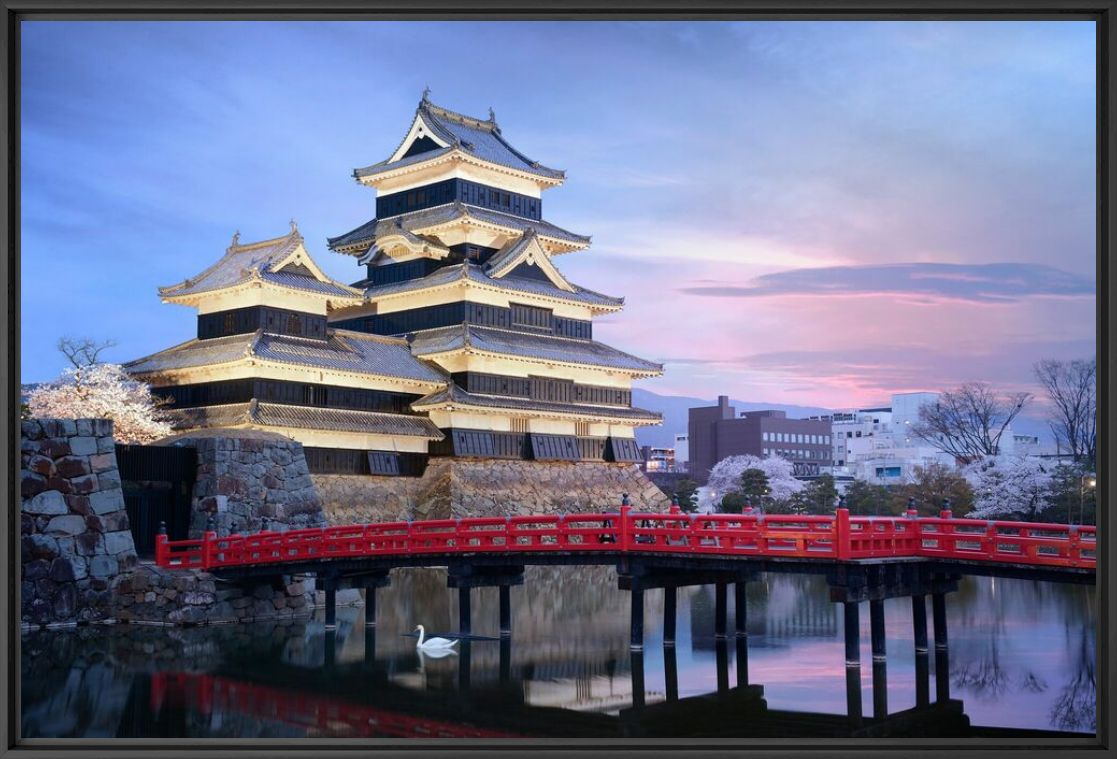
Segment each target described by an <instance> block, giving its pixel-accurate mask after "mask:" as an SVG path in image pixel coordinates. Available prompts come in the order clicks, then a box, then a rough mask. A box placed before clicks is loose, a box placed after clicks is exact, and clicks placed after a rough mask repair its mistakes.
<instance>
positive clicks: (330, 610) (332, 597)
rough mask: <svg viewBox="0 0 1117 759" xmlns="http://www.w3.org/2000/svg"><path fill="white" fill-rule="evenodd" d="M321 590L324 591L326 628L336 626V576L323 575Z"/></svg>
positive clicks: (329, 628) (331, 628)
mask: <svg viewBox="0 0 1117 759" xmlns="http://www.w3.org/2000/svg"><path fill="white" fill-rule="evenodd" d="M322 590H323V591H325V593H326V629H327V630H333V629H334V628H336V627H337V578H336V577H323V578H322Z"/></svg>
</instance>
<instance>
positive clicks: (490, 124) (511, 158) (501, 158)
mask: <svg viewBox="0 0 1117 759" xmlns="http://www.w3.org/2000/svg"><path fill="white" fill-rule="evenodd" d="M416 115H417V116H421V117H422V118H423V120H424V121H425V122H426V123H427V124H428V125H429V126H430V127H431V131H433V132H434V133H435V134H436V135H437V136H438V137H439V139H441V140H442V141H443V142H448V143H450V145H451V147H450V148H441V149H436V150H431V151H428V152H426V153H418V154H415V155H412V156H407V157H406V158H401V159H400V160H398V161H393V162H389V161H387V160H384V161H381V162H379V163H375V164H373V165H372V166H367V167H365V168H363V169H355V170H354V171H353V175H354V176H356V177H369V176H375V175H376V174H380V173H383V172H385V171H391V170H393V169H396V168H398V167H401V166H406V165H409V164H412V163H419V162H422V161H426V160H429V159H431V158H436V157H438V156H439V155H444V154H446V153H448V152H450V150H452V149H453V148H455V147H457V148H460V149H461V150H462V151H463V152H465V153H468V154H469V155H472V156H474V157H476V158H479V159H480V160H482V161H487V162H489V163H495V164H497V165H499V166H507V167H509V168H512V169H516V170H518V171H523V172H527V173H529V174H535V175H536V176H540V177H546V178H548V179H562V178H563V177H564V176H565V174H564V172H562V171H560V170H558V169H551V168H548V167H546V166H543V165H541V164H540V163H539V162H538V161H533V160H531V159H530V158H528V157H527V156H525V155H524V154H523V153H521V152H520V151H518V150H516V149H515V148H514V147H512V146H511V145H510V144H509V143H508V141H507V140H505V139H504V137H503V136H501V133H500V127H498V126H497V124H496V120H495V119H491V118H490V119H489V120H481V119H477V118H474V117H472V116H465V115H463V114H460V113H456V112H454V111H451V110H449V109H446V108H442V107H440V106H437V105H434V104H433V103H431V102H430V101H428V100H426V99H423V100H422V101H421V102H420V103H419V108H418V109H417V110H416Z"/></svg>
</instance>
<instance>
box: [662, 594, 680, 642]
mask: <svg viewBox="0 0 1117 759" xmlns="http://www.w3.org/2000/svg"><path fill="white" fill-rule="evenodd" d="M678 597H679V589H678V588H676V587H674V586H672V587H670V588H664V589H663V645H664V647H668V648H674V647H675V622H676V620H677V617H678V612H677V610H676V604H677V602H678Z"/></svg>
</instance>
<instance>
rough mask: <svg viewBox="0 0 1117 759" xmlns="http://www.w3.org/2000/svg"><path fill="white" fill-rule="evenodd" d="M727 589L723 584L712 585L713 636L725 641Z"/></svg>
mask: <svg viewBox="0 0 1117 759" xmlns="http://www.w3.org/2000/svg"><path fill="white" fill-rule="evenodd" d="M727 595H728V594H727V588H726V587H725V583H724V582H718V583H715V584H714V636H715V637H716V638H717V639H718V640H724V639H725V628H726V622H727V619H726V618H727V617H728V616H729V612H728V609H727V607H728V602H727Z"/></svg>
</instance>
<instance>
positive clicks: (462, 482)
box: [310, 458, 671, 524]
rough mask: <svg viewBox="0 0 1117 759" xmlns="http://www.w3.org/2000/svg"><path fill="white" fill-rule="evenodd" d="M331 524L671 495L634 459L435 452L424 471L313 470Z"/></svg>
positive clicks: (651, 506) (659, 499)
mask: <svg viewBox="0 0 1117 759" xmlns="http://www.w3.org/2000/svg"><path fill="white" fill-rule="evenodd" d="M310 477H311V480H313V482H314V485H315V487H316V488H317V489H318V494H319V496H320V498H321V500H322V508H323V511H324V512H325V514H326V516H327V518H328V520H329V522H330V524H354V523H359V522H377V521H391V520H398V519H445V518H450V517H472V516H494V515H495V516H509V515H515V514H554V513H569V512H579V511H606V510H609V509H616V508H618V507H619V505H620V502H621V494H622V493H628V494H629V497H630V500H631V502H632V505H633V506H634V507H635V508H638V509H648V510H663V511H666V510H667V509H669V508H670V506H671V502H670V499H669V498H668V497H667V496H666V495H664V494H663V492H662V491H661V490H660V489H659V488H658V487H656V485H655V484H654V483H653V482H652V481H651V480H649V479H648V477H647V475H646V474H645V473H644V472H642V471H640V468H639V467H638V466H636V465H635V464H613V463H606V462H577V463H575V462H566V461H513V460H508V461H505V460H480V459H457V458H432V459H431V460H430V464H429V465H428V466H427V469H426V472H424V473H423V476H422V477H370V476H355V475H334V474H312V475H311V476H310Z"/></svg>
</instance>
